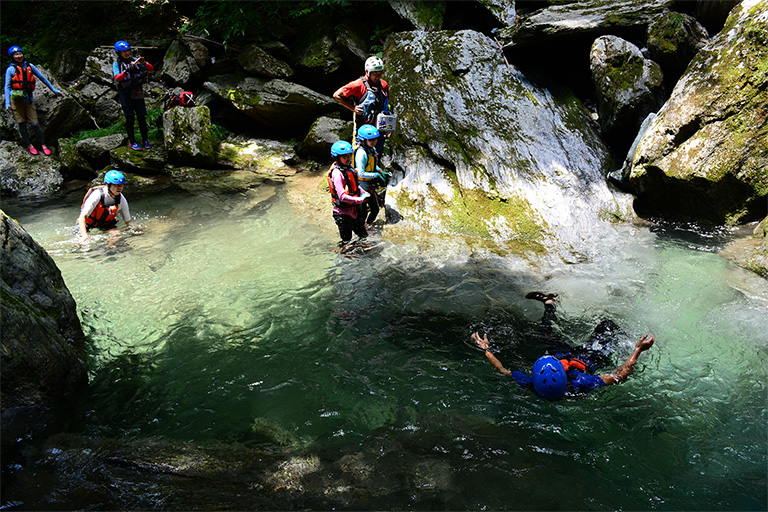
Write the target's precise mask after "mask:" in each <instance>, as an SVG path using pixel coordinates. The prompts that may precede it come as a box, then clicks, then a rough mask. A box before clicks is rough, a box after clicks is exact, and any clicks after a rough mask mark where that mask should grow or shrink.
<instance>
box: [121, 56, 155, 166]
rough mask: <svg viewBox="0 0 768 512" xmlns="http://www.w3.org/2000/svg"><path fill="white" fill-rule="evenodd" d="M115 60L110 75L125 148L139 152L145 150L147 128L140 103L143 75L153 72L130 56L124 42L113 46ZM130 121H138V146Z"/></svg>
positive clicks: (138, 57)
mask: <svg viewBox="0 0 768 512" xmlns="http://www.w3.org/2000/svg"><path fill="white" fill-rule="evenodd" d="M115 53H116V54H117V60H116V61H115V62H114V64H112V74H113V75H114V77H115V81H117V92H118V96H119V97H120V105H121V106H122V107H123V114H125V129H126V131H127V132H128V145H129V146H130V147H131V149H133V150H136V151H141V150H143V149H149V148H151V147H152V145H151V144H150V143H149V140H148V138H149V135H148V134H149V130H148V128H147V105H146V103H144V88H143V84H144V81H145V80H146V76H147V72H149V71H154V69H155V68H154V67H153V66H152V64H150V63H149V62H147V61H146V60H145V59H144V57H142V56H137V57H131V45H129V44H128V43H127V42H125V41H118V42H116V43H115ZM134 119H138V121H139V132H141V140H142V141H143V143H142V144H139V143H137V142H136V132H135V128H134Z"/></svg>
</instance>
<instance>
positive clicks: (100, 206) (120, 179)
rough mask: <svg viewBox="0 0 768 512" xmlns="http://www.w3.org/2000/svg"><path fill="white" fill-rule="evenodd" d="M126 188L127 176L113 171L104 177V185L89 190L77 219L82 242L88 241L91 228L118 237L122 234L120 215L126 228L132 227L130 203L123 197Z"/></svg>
mask: <svg viewBox="0 0 768 512" xmlns="http://www.w3.org/2000/svg"><path fill="white" fill-rule="evenodd" d="M124 186H125V176H123V173H121V172H120V171H116V170H114V169H113V170H111V171H107V173H106V174H105V175H104V185H98V186H96V187H91V188H90V189H88V192H86V193H85V197H83V204H82V206H81V207H80V216H79V217H78V218H77V226H78V228H79V231H80V239H81V242H85V241H87V240H88V232H89V231H90V230H91V228H99V229H103V230H105V231H108V232H109V234H110V235H112V236H114V235H117V234H118V233H119V232H120V231H119V230H118V229H117V214H118V213H120V214H121V215H122V216H123V220H124V221H125V225H126V227H130V225H131V211H130V209H129V208H128V201H127V200H126V199H125V197H124V196H123V195H122V192H123V187H124Z"/></svg>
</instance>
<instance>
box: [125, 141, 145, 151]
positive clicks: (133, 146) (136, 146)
mask: <svg viewBox="0 0 768 512" xmlns="http://www.w3.org/2000/svg"><path fill="white" fill-rule="evenodd" d="M128 145H129V146H130V147H131V149H133V150H134V151H141V150H143V149H144V148H142V147H141V146H140V145H139V143H138V142H131V143H130V144H128Z"/></svg>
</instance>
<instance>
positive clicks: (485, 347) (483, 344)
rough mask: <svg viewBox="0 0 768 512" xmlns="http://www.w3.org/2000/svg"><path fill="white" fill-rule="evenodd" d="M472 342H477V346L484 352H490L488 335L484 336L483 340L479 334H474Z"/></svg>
mask: <svg viewBox="0 0 768 512" xmlns="http://www.w3.org/2000/svg"><path fill="white" fill-rule="evenodd" d="M472 341H474V342H475V345H477V346H478V347H480V348H481V349H483V350H488V335H487V334H486V335H484V336H483V337H482V338H481V337H480V335H479V334H478V333H473V334H472Z"/></svg>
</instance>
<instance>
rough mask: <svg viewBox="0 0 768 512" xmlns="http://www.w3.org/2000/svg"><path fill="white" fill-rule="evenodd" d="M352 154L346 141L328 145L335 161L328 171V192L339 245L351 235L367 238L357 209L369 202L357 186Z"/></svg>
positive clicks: (367, 195)
mask: <svg viewBox="0 0 768 512" xmlns="http://www.w3.org/2000/svg"><path fill="white" fill-rule="evenodd" d="M352 153H353V149H352V144H350V143H349V142H347V141H345V140H339V141H336V142H334V143H333V145H332V146H331V156H332V157H333V159H334V162H333V164H331V167H330V169H328V190H329V191H330V192H331V202H332V203H333V220H334V221H335V222H336V226H338V228H339V235H340V236H341V242H342V244H345V243H347V242H349V241H350V240H351V239H352V232H354V233H355V234H356V235H357V236H358V237H360V238H365V237H367V236H368V231H367V230H366V229H365V225H364V224H363V219H362V216H361V215H360V214H359V212H358V206H359V205H360V204H362V203H364V202H365V201H366V199H368V197H369V194H368V192H366V191H365V190H362V189H361V188H360V186H359V184H358V181H357V174H356V173H355V170H354V169H353V168H352Z"/></svg>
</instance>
